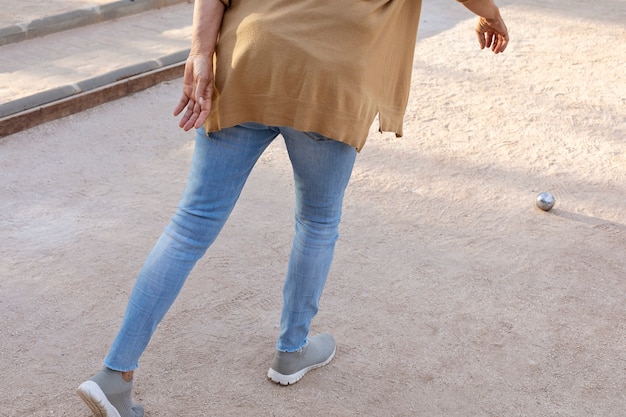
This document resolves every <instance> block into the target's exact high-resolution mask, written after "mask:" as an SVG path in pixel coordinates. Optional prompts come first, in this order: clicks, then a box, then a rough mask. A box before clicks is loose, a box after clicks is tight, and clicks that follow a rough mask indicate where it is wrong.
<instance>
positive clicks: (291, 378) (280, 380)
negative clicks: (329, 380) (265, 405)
mask: <svg viewBox="0 0 626 417" xmlns="http://www.w3.org/2000/svg"><path fill="white" fill-rule="evenodd" d="M336 351H337V348H335V349H333V353H331V354H330V356H329V357H328V359H326V360H325V361H324V362H321V363H316V364H314V365H311V366H309V367H306V368H303V369H301V370H299V371H298V372H296V373H293V374H290V375H283V374H281V373H279V372H276V371H275V370H273V369H272V368H270V370H269V371H267V377H268V378H269V379H270V380H271V381H272V382H275V383H277V384H280V385H291V384H295V383H296V382H298V381H300V380H301V379H302V377H303V376H304V375H305V374H306V373H307V372H309V371H310V370H311V369H315V368H321V367H322V366H324V365H328V363H329V362H330V361H332V360H333V358H334V357H335V352H336Z"/></svg>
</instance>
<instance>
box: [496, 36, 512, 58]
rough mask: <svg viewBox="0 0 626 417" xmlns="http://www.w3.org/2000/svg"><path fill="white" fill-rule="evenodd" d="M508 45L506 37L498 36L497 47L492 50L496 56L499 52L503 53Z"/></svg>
mask: <svg viewBox="0 0 626 417" xmlns="http://www.w3.org/2000/svg"><path fill="white" fill-rule="evenodd" d="M508 44H509V41H508V39H507V37H506V36H501V35H500V36H498V45H497V47H496V48H495V49H494V52H495V53H496V54H499V53H501V52H504V50H505V49H506V47H507V45H508Z"/></svg>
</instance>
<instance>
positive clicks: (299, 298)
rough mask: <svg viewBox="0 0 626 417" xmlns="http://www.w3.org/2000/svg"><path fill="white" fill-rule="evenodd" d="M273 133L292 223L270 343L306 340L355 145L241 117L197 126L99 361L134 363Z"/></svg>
mask: <svg viewBox="0 0 626 417" xmlns="http://www.w3.org/2000/svg"><path fill="white" fill-rule="evenodd" d="M279 134H281V135H282V136H283V138H284V140H285V144H286V146H287V151H288V153H289V158H290V160H291V164H292V167H293V174H294V182H295V191H296V209H295V218H296V225H295V236H294V239H293V245H292V250H291V255H290V258H289V265H288V269H287V276H286V278H285V283H284V287H283V308H282V312H281V321H280V335H279V339H278V342H277V343H276V348H277V349H278V350H281V351H285V352H294V351H297V350H299V349H301V348H302V347H303V346H304V345H305V344H306V340H307V335H308V333H309V329H310V324H311V319H312V318H313V316H315V314H316V313H317V310H318V306H319V300H320V297H321V295H322V290H323V288H324V284H325V282H326V277H327V276H328V272H329V269H330V264H331V262H332V258H333V253H334V247H335V241H336V240H337V237H338V228H339V222H340V219H341V209H342V201H343V195H344V191H345V188H346V186H347V184H348V181H349V178H350V174H351V172H352V167H353V165H354V161H355V158H356V150H355V149H354V148H353V147H351V146H348V145H346V144H344V143H341V142H338V141H335V140H331V139H328V138H325V137H323V136H321V135H319V134H316V133H305V132H300V131H297V130H294V129H292V128H287V127H268V126H265V125H261V124H258V123H245V124H243V125H239V126H235V127H232V128H228V129H224V130H222V131H219V132H215V133H211V134H210V135H206V134H205V132H204V130H203V129H199V130H198V131H197V137H196V146H195V150H194V154H193V159H192V163H191V169H190V173H189V178H188V181H187V186H186V189H185V192H184V194H183V197H182V200H181V202H180V204H179V206H178V210H177V211H176V214H175V215H174V217H173V218H172V220H171V222H170V224H169V225H168V226H167V227H166V228H165V230H164V231H163V234H162V235H161V237H160V238H159V240H158V242H157V243H156V245H155V247H154V248H153V249H152V252H151V253H150V255H149V256H148V258H147V259H146V262H145V264H144V265H143V267H142V269H141V271H140V273H139V276H138V278H137V281H136V283H135V287H134V288H133V291H132V293H131V296H130V300H129V302H128V306H127V308H126V313H125V315H124V318H123V320H122V325H121V328H120V330H119V332H118V334H117V336H116V338H115V340H114V341H113V344H112V346H111V349H110V351H109V354H108V355H107V357H106V359H105V361H104V364H105V366H107V367H108V368H111V369H114V370H117V371H131V370H134V369H136V368H137V366H138V361H139V357H140V356H141V354H142V353H143V351H144V349H145V348H146V346H147V345H148V342H149V341H150V338H151V337H152V334H153V333H154V331H155V330H156V327H157V325H158V324H159V322H160V321H161V319H162V318H163V317H164V316H165V314H166V313H167V311H168V309H169V308H170V306H171V305H172V303H173V302H174V300H175V299H176V297H177V295H178V293H179V292H180V290H181V288H182V286H183V284H184V282H185V280H186V279H187V276H188V275H189V273H190V272H191V270H192V268H193V267H194V265H195V264H196V262H197V261H198V260H199V259H200V258H201V257H202V256H203V255H204V253H205V252H206V250H207V248H208V247H209V246H210V245H211V244H212V243H213V241H214V240H215V238H216V237H217V235H218V234H219V232H220V230H221V229H222V227H223V226H224V224H225V222H226V220H227V219H228V216H229V215H230V213H231V211H232V210H233V208H234V206H235V203H236V202H237V199H238V198H239V195H240V193H241V190H242V188H243V186H244V184H245V182H246V179H247V178H248V175H249V174H250V172H251V171H252V168H253V167H254V165H255V163H256V161H257V160H258V158H259V157H260V156H261V154H262V153H263V151H264V150H265V149H266V148H267V146H268V145H269V144H270V143H271V142H272V141H273V140H274V139H275V138H276V137H277V136H278V135H279Z"/></svg>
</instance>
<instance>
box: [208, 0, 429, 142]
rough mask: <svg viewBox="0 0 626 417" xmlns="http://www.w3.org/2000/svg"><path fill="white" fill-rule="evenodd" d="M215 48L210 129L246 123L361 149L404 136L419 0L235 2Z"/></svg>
mask: <svg viewBox="0 0 626 417" xmlns="http://www.w3.org/2000/svg"><path fill="white" fill-rule="evenodd" d="M223 2H224V3H225V4H226V5H228V8H227V9H226V11H225V13H224V19H223V22H222V28H221V31H220V37H219V41H218V44H217V49H216V63H215V91H214V95H213V108H212V111H211V114H210V115H209V118H208V120H207V122H206V124H205V128H206V130H207V131H208V132H212V131H217V130H220V129H223V128H226V127H231V126H234V125H237V124H240V123H243V122H259V123H263V124H266V125H269V126H290V127H293V128H295V129H298V130H301V131H311V132H318V133H321V134H322V135H324V136H327V137H330V138H333V139H336V140H339V141H342V142H345V143H347V144H349V145H351V146H354V147H355V148H356V149H357V150H360V149H361V148H362V147H363V145H364V144H365V140H366V138H367V135H368V132H369V128H370V126H371V124H372V122H373V121H374V119H375V117H376V115H377V114H378V115H379V122H380V125H379V130H380V131H389V132H394V133H395V134H396V135H397V136H401V135H402V123H403V118H404V112H405V109H406V105H407V101H408V96H409V90H410V82H411V72H412V65H413V52H414V49H415V39H416V36H417V27H418V22H419V17H420V10H421V3H422V2H421V0H232V1H230V2H229V1H227V0H223Z"/></svg>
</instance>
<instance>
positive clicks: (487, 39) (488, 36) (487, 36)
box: [485, 30, 495, 48]
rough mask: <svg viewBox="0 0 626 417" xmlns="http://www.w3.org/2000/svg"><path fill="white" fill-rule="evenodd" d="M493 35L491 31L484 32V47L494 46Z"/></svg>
mask: <svg viewBox="0 0 626 417" xmlns="http://www.w3.org/2000/svg"><path fill="white" fill-rule="evenodd" d="M494 36H495V35H494V33H493V32H492V31H491V30H488V31H486V32H485V47H486V48H491V47H492V46H494V41H493V38H494Z"/></svg>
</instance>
